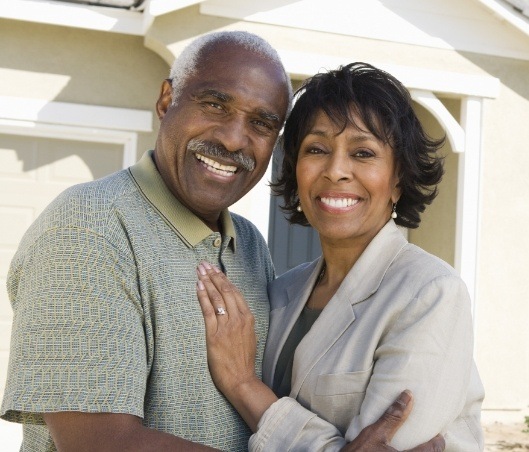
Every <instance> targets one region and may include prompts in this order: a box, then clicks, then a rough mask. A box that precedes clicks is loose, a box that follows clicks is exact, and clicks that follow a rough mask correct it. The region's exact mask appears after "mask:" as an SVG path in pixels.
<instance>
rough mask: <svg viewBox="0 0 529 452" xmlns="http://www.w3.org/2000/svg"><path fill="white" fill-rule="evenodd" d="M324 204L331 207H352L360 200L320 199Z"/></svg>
mask: <svg viewBox="0 0 529 452" xmlns="http://www.w3.org/2000/svg"><path fill="white" fill-rule="evenodd" d="M320 199H321V202H322V203H323V204H327V205H328V206H331V207H339V208H340V207H350V206H353V205H355V204H356V203H358V199H352V198H320Z"/></svg>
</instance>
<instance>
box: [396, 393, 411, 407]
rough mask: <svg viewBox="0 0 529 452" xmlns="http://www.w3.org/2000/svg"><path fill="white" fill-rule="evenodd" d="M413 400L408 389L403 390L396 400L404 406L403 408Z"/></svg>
mask: <svg viewBox="0 0 529 452" xmlns="http://www.w3.org/2000/svg"><path fill="white" fill-rule="evenodd" d="M410 400H411V392H410V391H409V390H408V389H406V390H405V391H403V392H401V394H400V395H399V396H398V397H397V400H395V401H396V402H397V403H398V404H399V405H401V406H402V408H405V407H406V406H407V405H408V403H410Z"/></svg>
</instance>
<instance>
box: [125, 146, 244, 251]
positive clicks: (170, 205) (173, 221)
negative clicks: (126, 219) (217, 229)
mask: <svg viewBox="0 0 529 452" xmlns="http://www.w3.org/2000/svg"><path fill="white" fill-rule="evenodd" d="M129 172H130V175H131V176H132V179H133V181H134V182H135V184H136V186H137V187H138V189H139V191H140V193H141V194H142V195H143V197H144V198H145V199H146V200H147V201H148V202H149V203H150V204H151V205H152V206H153V207H154V208H155V209H156V210H157V211H158V213H159V214H160V216H161V217H162V218H163V219H164V220H165V222H166V223H167V224H168V225H169V226H170V227H171V228H172V229H174V230H175V232H176V233H177V234H178V236H179V237H180V238H181V239H182V240H183V241H184V242H185V243H186V244H187V245H188V246H189V247H194V246H196V245H198V244H199V243H200V242H201V241H202V240H204V239H205V238H206V237H208V236H210V235H211V234H212V233H213V231H212V230H211V229H210V228H209V227H208V226H206V224H205V223H204V222H203V221H202V220H201V219H200V218H198V217H197V216H196V215H195V214H194V213H193V212H191V211H190V210H189V209H188V208H187V207H185V206H184V205H183V204H182V203H181V202H180V201H179V200H178V199H177V198H176V197H175V196H174V195H173V194H172V193H171V191H170V190H169V188H168V187H167V185H165V182H164V181H163V179H162V177H161V175H160V173H159V172H158V170H157V169H156V165H155V164H154V160H153V151H147V152H146V153H145V154H143V157H142V158H141V159H140V160H139V161H138V163H136V164H135V165H133V166H131V167H130V168H129ZM220 225H221V230H222V235H224V236H228V237H230V238H231V243H232V244H233V249H234V250H235V227H234V225H233V220H232V218H231V215H230V212H229V211H228V209H225V210H223V211H222V212H221V214H220Z"/></svg>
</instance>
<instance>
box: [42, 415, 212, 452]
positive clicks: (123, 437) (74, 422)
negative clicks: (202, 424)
mask: <svg viewBox="0 0 529 452" xmlns="http://www.w3.org/2000/svg"><path fill="white" fill-rule="evenodd" d="M43 417H44V421H45V422H46V424H47V426H48V429H49V430H50V433H51V437H52V439H53V441H54V443H55V446H56V447H57V450H58V451H59V452H63V451H66V452H69V451H72V452H84V451H87V452H89V451H94V450H97V451H98V452H111V451H119V452H124V451H129V450H130V451H132V450H133V451H142V452H143V451H145V452H147V451H160V450H163V451H182V450H185V451H189V452H194V451H196V452H198V451H215V450H217V449H213V448H211V447H208V446H204V445H202V444H197V443H192V442H191V441H187V440H185V439H183V438H179V437H177V436H173V435H171V434H169V433H165V432H161V431H158V430H154V429H151V428H147V427H144V426H143V425H142V423H141V419H140V418H139V417H136V416H132V415H130V414H115V413H81V412H78V411H64V412H59V413H44V414H43Z"/></svg>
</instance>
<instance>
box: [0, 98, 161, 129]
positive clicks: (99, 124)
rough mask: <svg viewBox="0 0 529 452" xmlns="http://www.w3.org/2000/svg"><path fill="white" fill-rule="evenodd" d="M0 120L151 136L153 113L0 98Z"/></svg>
mask: <svg viewBox="0 0 529 452" xmlns="http://www.w3.org/2000/svg"><path fill="white" fill-rule="evenodd" d="M0 118H4V119H15V120H20V121H35V122H39V123H49V124H62V125H69V126H82V127H93V128H96V129H114V130H129V131H134V132H152V112H150V111H147V110H134V109H130V108H115V107H103V106H95V105H84V104H73V103H66V102H53V101H49V100H45V99H30V98H20V97H9V96H0Z"/></svg>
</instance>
